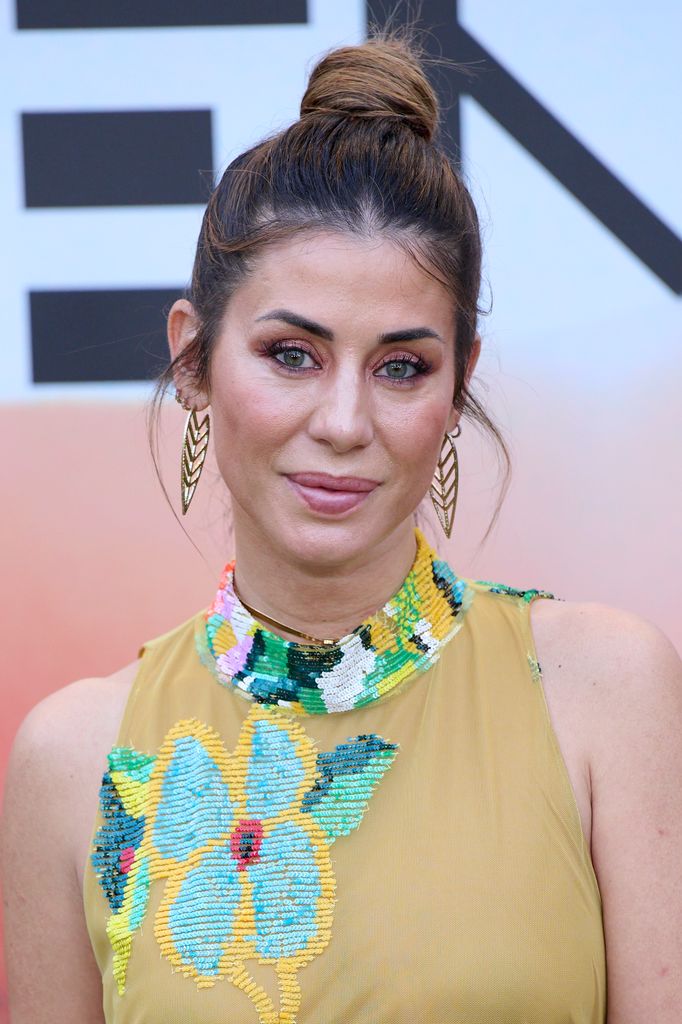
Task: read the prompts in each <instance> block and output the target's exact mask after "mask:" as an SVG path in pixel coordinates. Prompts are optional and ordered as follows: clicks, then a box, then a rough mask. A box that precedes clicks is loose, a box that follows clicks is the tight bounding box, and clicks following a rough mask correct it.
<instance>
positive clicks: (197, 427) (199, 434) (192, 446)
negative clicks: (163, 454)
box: [180, 409, 210, 516]
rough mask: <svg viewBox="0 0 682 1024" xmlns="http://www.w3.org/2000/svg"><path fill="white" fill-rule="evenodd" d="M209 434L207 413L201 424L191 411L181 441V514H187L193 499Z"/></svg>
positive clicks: (194, 411) (193, 410) (195, 414)
mask: <svg viewBox="0 0 682 1024" xmlns="http://www.w3.org/2000/svg"><path fill="white" fill-rule="evenodd" d="M209 433H210V422H209V418H208V413H206V415H205V416H204V418H203V420H202V421H201V423H199V419H198V417H197V411H196V409H192V411H191V412H190V414H189V416H188V417H187V422H186V423H185V433H184V436H183V439H182V455H181V458H180V487H181V494H182V514H183V516H184V515H186V514H187V509H188V508H189V506H190V502H191V500H192V498H193V497H194V492H195V490H196V487H197V483H198V482H199V477H200V476H201V471H202V469H203V468H204V461H205V459H206V453H207V451H208V437H209Z"/></svg>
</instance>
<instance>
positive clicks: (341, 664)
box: [195, 527, 473, 714]
mask: <svg viewBox="0 0 682 1024" xmlns="http://www.w3.org/2000/svg"><path fill="white" fill-rule="evenodd" d="M414 532H415V538H416V541H417V553H416V555H415V560H414V562H413V564H412V568H411V569H410V571H409V573H408V574H407V576H406V577H405V579H404V581H403V583H402V585H401V586H400V588H399V590H398V591H397V592H396V593H395V594H394V595H393V597H392V598H390V600H389V601H387V603H386V604H385V605H384V606H383V608H380V609H379V610H378V611H377V612H375V613H374V614H373V615H371V616H370V617H369V618H367V619H365V620H364V621H363V622H361V623H360V625H359V626H357V627H356V628H355V629H354V630H353V631H352V632H351V633H348V634H346V636H343V637H341V638H340V639H339V640H337V641H336V642H335V643H333V644H330V645H324V646H323V645H321V644H311V643H299V642H297V641H294V640H285V639H284V638H283V637H281V636H279V635H278V634H276V633H273V632H271V631H270V630H268V629H266V628H265V626H263V625H261V623H260V622H258V621H257V619H255V618H254V617H253V615H252V614H251V612H249V611H248V610H247V609H246V608H245V607H244V605H243V604H242V603H241V601H240V600H239V598H238V597H237V596H236V594H235V591H234V583H233V580H234V568H235V562H234V561H232V562H228V563H227V565H226V566H225V568H224V569H223V572H222V575H221V578H220V584H219V587H218V592H217V594H216V596H215V599H214V600H213V603H212V604H211V605H210V607H209V608H208V610H207V611H206V613H205V615H204V616H203V617H202V619H201V621H200V623H199V627H198V629H197V632H196V636H195V639H196V645H197V650H198V652H199V656H200V658H201V661H202V663H203V664H204V665H206V667H207V668H208V669H209V670H210V671H211V673H212V674H213V675H214V676H215V678H216V679H217V680H218V682H220V683H222V684H223V685H224V686H227V687H230V688H233V689H235V690H236V691H238V692H240V693H242V694H243V695H244V696H245V697H247V698H250V699H251V700H255V701H257V702H259V703H261V704H279V705H280V706H282V707H285V708H287V709H288V710H291V711H296V712H299V713H302V714H326V713H329V712H336V711H350V710H352V709H353V708H359V707H364V706H365V705H366V704H370V703H372V702H373V701H376V700H379V699H380V698H381V697H384V696H385V695H386V694H388V693H390V692H391V691H392V690H394V689H395V688H396V687H397V686H398V685H399V684H401V683H403V682H404V681H405V680H406V679H407V678H408V677H409V676H412V675H413V674H415V673H417V672H423V671H425V670H426V669H428V668H430V667H431V666H432V665H433V664H435V662H436V661H437V660H438V658H439V657H440V653H441V650H442V649H443V647H444V645H445V644H446V643H447V642H448V640H450V639H451V638H452V637H453V636H454V634H455V633H456V632H457V631H458V630H459V629H460V628H461V626H462V620H463V617H464V612H465V611H466V610H467V609H468V607H469V605H470V604H471V601H472V598H473V589H472V588H471V587H470V586H469V585H468V583H467V581H466V580H465V579H463V578H461V577H458V576H456V575H455V573H454V572H453V570H452V569H451V568H450V566H449V565H448V563H447V562H444V561H443V560H442V559H440V558H438V556H437V554H436V552H435V551H434V549H433V548H432V547H431V546H430V545H429V543H428V541H427V540H426V538H425V537H424V534H423V533H422V531H421V530H420V529H419V528H418V527H415V531H414Z"/></svg>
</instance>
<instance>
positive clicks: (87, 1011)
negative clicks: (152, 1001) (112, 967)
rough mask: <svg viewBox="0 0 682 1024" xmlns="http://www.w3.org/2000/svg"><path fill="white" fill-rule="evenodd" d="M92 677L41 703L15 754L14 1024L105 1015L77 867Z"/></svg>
mask: <svg viewBox="0 0 682 1024" xmlns="http://www.w3.org/2000/svg"><path fill="white" fill-rule="evenodd" d="M88 682H90V681H86V680H84V681H81V682H79V683H74V684H72V685H71V686H69V687H65V688H64V689H63V690H59V691H57V692H56V693H54V694H52V695H51V696H49V697H47V698H46V699H45V700H43V701H41V702H40V703H39V704H38V705H36V707H34V708H33V710H32V711H31V712H30V713H29V714H28V715H27V717H26V718H25V719H24V721H23V723H22V725H21V727H20V729H19V731H18V733H17V736H16V738H15V741H14V744H13V747H12V752H11V755H10V762H9V768H8V775H7V783H6V787H5V800H4V813H3V821H2V844H1V846H0V863H1V867H2V885H3V893H4V916H5V950H6V960H7V974H8V986H9V1005H10V1010H11V1020H12V1024H43V1022H45V1024H47V1022H49V1024H67V1022H68V1024H73V1022H74V1021H78V1022H79V1024H103V1021H104V1013H103V1009H102V983H101V978H100V974H99V969H98V967H97V964H96V962H95V959H94V955H93V952H92V947H91V945H90V939H89V936H88V933H87V928H86V923H85V916H84V911H83V902H82V896H81V890H80V886H79V884H78V879H77V873H76V864H75V849H76V844H75V842H74V832H75V831H77V824H76V823H77V821H78V816H77V814H75V813H74V810H75V808H76V806H77V805H78V804H79V791H81V790H82V789H83V785H84V782H87V780H84V779H83V777H82V769H83V764H82V763H81V762H79V756H82V755H79V751H82V749H83V745H84V744H83V739H84V736H87V732H85V733H84V732H83V729H84V727H85V726H86V721H85V719H87V713H86V712H85V711H84V708H87V702H85V701H84V699H83V698H84V696H85V694H86V692H87V683H88ZM80 803H81V805H82V800H81V801H80ZM93 822H94V809H93Z"/></svg>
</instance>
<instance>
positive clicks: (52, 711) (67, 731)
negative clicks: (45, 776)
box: [11, 660, 140, 763]
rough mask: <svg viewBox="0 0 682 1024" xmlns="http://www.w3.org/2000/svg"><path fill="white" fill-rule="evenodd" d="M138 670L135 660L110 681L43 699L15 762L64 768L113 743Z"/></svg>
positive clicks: (82, 684)
mask: <svg viewBox="0 0 682 1024" xmlns="http://www.w3.org/2000/svg"><path fill="white" fill-rule="evenodd" d="M139 664H140V663H139V660H136V661H133V662H130V664H128V665H125V666H124V667H123V668H121V669H119V670H117V671H116V672H113V673H112V674H111V675H109V676H102V677H99V678H94V677H93V678H88V679H78V680H77V681H76V682H73V683H69V684H68V685H66V686H63V687H61V688H60V689H59V690H55V691H54V692H53V693H51V694H49V695H48V696H47V697H44V698H43V699H42V700H41V701H39V702H38V703H37V704H36V705H34V707H33V708H31V710H30V711H29V712H28V714H27V715H26V717H25V718H24V720H23V721H22V723H21V725H20V726H19V729H18V731H17V735H16V737H15V739H14V743H13V746H12V754H11V756H12V758H13V759H14V760H15V761H16V760H17V759H21V756H22V754H28V753H30V754H32V755H38V756H40V757H44V758H50V757H53V756H56V757H58V758H59V761H60V763H64V759H66V760H67V761H71V759H72V758H73V759H78V758H79V757H81V756H82V755H83V753H84V752H85V751H87V750H88V749H91V748H92V747H96V746H98V745H99V743H100V742H102V743H103V744H104V745H106V743H107V742H108V741H109V740H110V739H111V740H112V742H113V740H114V739H115V734H116V731H117V729H118V725H119V724H120V718H121V716H122V714H123V710H124V708H125V703H126V700H127V697H128V694H129V692H130V687H131V686H132V683H133V680H134V678H135V675H136V674H137V669H138V666H139Z"/></svg>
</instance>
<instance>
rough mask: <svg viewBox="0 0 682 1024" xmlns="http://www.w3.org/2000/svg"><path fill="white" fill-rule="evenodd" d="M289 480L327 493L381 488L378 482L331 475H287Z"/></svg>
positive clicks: (364, 478) (356, 477)
mask: <svg viewBox="0 0 682 1024" xmlns="http://www.w3.org/2000/svg"><path fill="white" fill-rule="evenodd" d="M287 477H288V479H289V480H292V481H293V482H294V483H295V484H300V485H301V486H302V487H315V488H323V489H324V490H327V491H345V492H346V493H350V492H353V491H355V492H368V491H373V490H374V488H375V487H378V486H379V481H378V480H368V479H367V478H366V477H362V476H332V475H331V473H287Z"/></svg>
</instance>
